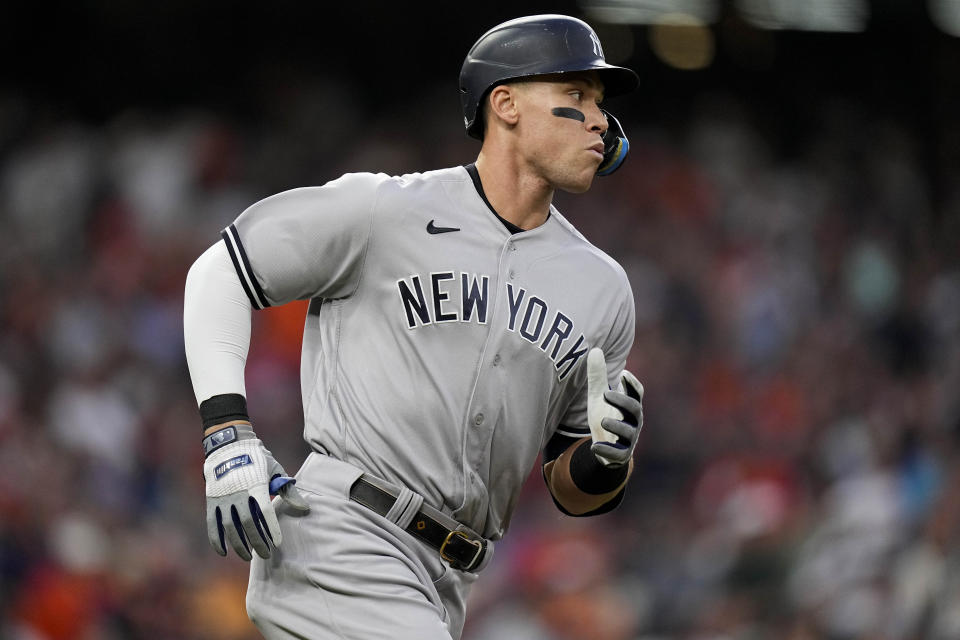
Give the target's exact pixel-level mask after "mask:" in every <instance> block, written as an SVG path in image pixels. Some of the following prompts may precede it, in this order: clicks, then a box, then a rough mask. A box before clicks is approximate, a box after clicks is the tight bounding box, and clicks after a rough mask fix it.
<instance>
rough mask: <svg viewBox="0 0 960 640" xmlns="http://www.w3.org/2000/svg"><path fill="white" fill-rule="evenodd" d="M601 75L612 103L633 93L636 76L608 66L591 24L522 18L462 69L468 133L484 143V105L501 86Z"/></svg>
mask: <svg viewBox="0 0 960 640" xmlns="http://www.w3.org/2000/svg"><path fill="white" fill-rule="evenodd" d="M571 71H596V72H597V73H599V74H600V80H601V81H602V82H603V85H604V93H605V95H606V96H607V97H611V96H616V95H620V94H623V93H627V92H629V91H633V90H634V89H636V88H637V85H638V84H640V79H639V78H638V77H637V74H636V73H634V72H633V71H632V70H630V69H627V68H624V67H615V66H613V65H610V64H607V61H606V60H605V59H604V57H603V49H602V48H601V46H600V38H598V37H597V34H596V33H595V32H594V31H593V29H591V28H590V25H588V24H587V23H586V22H583V21H582V20H578V19H576V18H571V17H570V16H562V15H540V16H527V17H524V18H517V19H515V20H510V21H508V22H504V23H503V24H500V25H497V26H496V27H494V28H493V29H490V30H489V31H487V32H486V33H485V34H483V35H482V36H480V39H479V40H477V42H476V43H475V44H474V45H473V47H472V48H471V49H470V52H469V53H468V54H467V57H466V59H465V60H464V61H463V67H461V69H460V101H461V103H462V105H463V124H464V126H465V127H466V128H467V133H468V134H470V135H471V136H472V137H474V138H477V139H483V121H482V118H481V117H478V116H479V112H480V104H481V103H482V101H483V100H484V98H485V97H486V95H487V93H488V92H489V91H490V90H491V89H493V88H494V87H495V86H497V85H499V84H503V83H505V82H509V81H510V80H517V79H520V78H526V77H530V76H539V75H545V74H549V73H565V72H571Z"/></svg>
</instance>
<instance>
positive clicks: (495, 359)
mask: <svg viewBox="0 0 960 640" xmlns="http://www.w3.org/2000/svg"><path fill="white" fill-rule="evenodd" d="M499 364H500V354H499V353H498V354H497V355H495V356H493V366H495V367H496V366H497V365H499Z"/></svg>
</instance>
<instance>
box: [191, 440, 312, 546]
mask: <svg viewBox="0 0 960 640" xmlns="http://www.w3.org/2000/svg"><path fill="white" fill-rule="evenodd" d="M203 447H204V451H205V452H206V454H207V459H206V460H204V463H203V476H204V478H205V479H206V481H207V537H208V538H209V540H210V546H212V547H213V549H214V550H215V551H216V552H217V553H219V554H220V555H221V556H225V555H227V547H226V543H227V542H229V543H230V546H231V547H233V550H234V551H236V553H237V555H238V556H240V557H241V558H243V559H244V560H247V561H249V560H250V558H251V555H250V547H253V549H254V551H256V552H257V555H258V556H260V557H261V558H269V557H270V553H271V547H277V546H280V543H281V542H282V540H283V536H282V534H281V532H280V523H279V522H278V521H277V514H276V511H275V510H274V507H273V503H272V502H271V501H270V494H271V493H273V494H275V495H278V496H279V497H280V499H281V500H284V501H285V502H286V503H287V504H288V505H289V506H290V507H291V508H293V509H294V510H295V511H298V512H300V513H306V512H307V511H309V510H310V507H309V505H307V503H306V501H305V500H304V499H303V496H301V495H300V492H299V491H297V489H296V487H295V486H294V484H295V483H296V480H294V479H293V478H290V477H288V476H287V473H286V471H284V470H283V467H282V466H281V465H280V463H279V462H277V461H276V460H274V458H273V455H272V454H271V453H270V452H269V451H268V450H267V449H266V448H265V447H264V446H263V443H262V442H261V441H260V440H259V439H257V436H256V434H255V433H254V432H253V428H252V427H251V426H250V425H248V424H238V425H233V426H229V427H225V428H223V429H221V430H219V431H215V432H214V433H212V434H210V435H208V436H207V437H206V438H204V439H203Z"/></svg>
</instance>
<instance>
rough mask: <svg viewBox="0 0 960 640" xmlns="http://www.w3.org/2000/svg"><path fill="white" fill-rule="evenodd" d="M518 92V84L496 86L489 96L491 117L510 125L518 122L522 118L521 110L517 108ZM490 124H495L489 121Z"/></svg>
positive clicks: (488, 103)
mask: <svg viewBox="0 0 960 640" xmlns="http://www.w3.org/2000/svg"><path fill="white" fill-rule="evenodd" d="M518 93H519V89H518V87H517V85H508V84H501V85H498V86H496V87H494V88H493V89H492V90H491V91H490V95H489V97H488V98H487V108H488V110H489V111H490V118H491V119H492V120H494V121H500V122H503V123H504V124H506V125H508V126H513V125H515V124H517V121H518V120H519V119H520V112H519V109H518V108H517V97H518ZM488 124H490V125H493V124H494V123H492V122H488Z"/></svg>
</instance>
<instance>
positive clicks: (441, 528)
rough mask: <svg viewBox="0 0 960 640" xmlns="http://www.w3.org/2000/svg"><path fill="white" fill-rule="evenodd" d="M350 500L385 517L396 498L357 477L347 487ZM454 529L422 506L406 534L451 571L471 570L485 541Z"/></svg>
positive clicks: (483, 551)
mask: <svg viewBox="0 0 960 640" xmlns="http://www.w3.org/2000/svg"><path fill="white" fill-rule="evenodd" d="M350 499H351V500H353V501H354V502H357V503H359V504H362V505H363V506H365V507H367V508H368V509H370V510H371V511H374V512H376V513H378V514H380V515H381V516H385V515H387V512H388V511H390V508H391V507H393V505H394V503H395V502H396V501H397V496H396V495H394V494H392V493H391V492H390V491H389V490H387V489H385V488H382V487H379V486H377V485H374V484H373V483H371V482H370V481H368V480H367V479H366V478H363V477H361V478H360V479H359V480H357V481H356V482H354V483H353V486H352V487H350ZM445 522H446V524H445ZM458 526H459V523H457V521H456V520H453V519H452V518H450V517H449V516H447V515H445V514H443V513H442V512H440V511H438V510H436V509H434V508H433V507H431V506H429V505H426V504H425V505H422V506H421V507H420V510H419V511H417V513H416V515H414V516H413V519H412V520H411V521H410V524H409V525H407V527H406V531H407V532H408V533H411V534H413V535H415V536H417V537H418V538H420V539H421V540H423V541H424V542H426V543H427V544H429V545H430V546H431V547H433V548H434V549H436V550H437V551H439V552H440V557H441V558H443V559H444V560H446V561H447V562H449V563H450V566H451V567H453V568H454V569H459V570H460V571H473V570H474V569H476V568H477V567H479V566H480V564H481V563H482V562H483V557H484V555H486V552H487V541H486V540H485V539H483V538H480V537H474V536H473V535H471V534H468V533H467V532H465V531H462V530H460V529H458V528H456V527H458Z"/></svg>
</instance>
